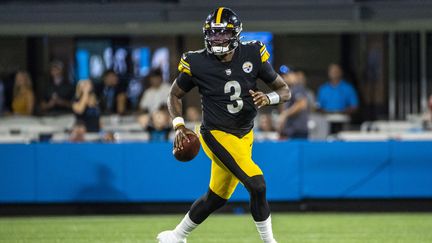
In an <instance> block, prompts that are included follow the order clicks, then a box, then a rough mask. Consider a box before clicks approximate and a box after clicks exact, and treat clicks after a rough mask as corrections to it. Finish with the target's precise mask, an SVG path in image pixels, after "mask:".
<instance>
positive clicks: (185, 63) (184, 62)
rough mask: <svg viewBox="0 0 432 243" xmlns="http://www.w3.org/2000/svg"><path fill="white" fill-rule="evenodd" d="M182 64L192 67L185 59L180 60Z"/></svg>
mask: <svg viewBox="0 0 432 243" xmlns="http://www.w3.org/2000/svg"><path fill="white" fill-rule="evenodd" d="M180 62H181V63H183V64H184V65H185V66H188V67H190V65H189V63H187V62H186V61H185V60H183V58H181V59H180Z"/></svg>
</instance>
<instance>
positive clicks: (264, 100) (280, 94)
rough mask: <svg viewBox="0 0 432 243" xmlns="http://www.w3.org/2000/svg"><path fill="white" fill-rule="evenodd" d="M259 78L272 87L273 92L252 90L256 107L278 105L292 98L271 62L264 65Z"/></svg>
mask: <svg viewBox="0 0 432 243" xmlns="http://www.w3.org/2000/svg"><path fill="white" fill-rule="evenodd" d="M259 77H260V78H261V79H262V80H263V81H264V82H265V83H266V84H267V86H268V87H270V88H271V89H272V90H273V92H270V93H267V94H265V93H263V92H261V91H253V90H250V91H249V93H250V94H251V95H252V97H253V100H254V103H255V105H257V106H258V108H261V107H263V106H266V105H277V104H280V103H283V102H286V101H288V100H289V99H290V98H291V91H290V89H289V87H288V85H287V84H286V83H285V81H284V80H283V79H282V77H281V76H280V75H279V74H277V73H276V72H275V71H274V69H273V67H272V66H271V65H270V63H269V62H267V61H266V62H264V63H263V64H262V67H261V70H260V73H259Z"/></svg>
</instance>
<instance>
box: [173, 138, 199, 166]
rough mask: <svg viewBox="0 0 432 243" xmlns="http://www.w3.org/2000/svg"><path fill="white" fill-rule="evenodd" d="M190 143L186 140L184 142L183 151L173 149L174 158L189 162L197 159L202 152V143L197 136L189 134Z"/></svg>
mask: <svg viewBox="0 0 432 243" xmlns="http://www.w3.org/2000/svg"><path fill="white" fill-rule="evenodd" d="M187 136H188V138H189V140H190V142H189V143H188V142H186V140H183V149H182V150H177V149H173V154H174V157H175V158H176V159H177V160H178V161H182V162H187V161H190V160H192V159H193V158H195V156H197V154H198V152H199V150H200V146H201V144H200V141H199V139H198V136H197V135H193V134H188V135H187Z"/></svg>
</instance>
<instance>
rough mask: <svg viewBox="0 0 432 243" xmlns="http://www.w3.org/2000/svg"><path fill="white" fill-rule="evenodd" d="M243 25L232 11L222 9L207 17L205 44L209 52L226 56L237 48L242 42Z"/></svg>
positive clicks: (204, 27) (204, 28)
mask: <svg viewBox="0 0 432 243" xmlns="http://www.w3.org/2000/svg"><path fill="white" fill-rule="evenodd" d="M241 31H242V23H241V21H240V19H239V18H238V16H237V14H235V13H234V12H233V11H232V10H231V9H229V8H224V7H220V8H217V9H215V10H214V11H213V12H211V13H210V14H209V16H208V17H207V19H206V21H205V23H204V26H203V33H204V43H205V47H206V49H207V51H208V52H209V53H211V54H214V55H225V54H228V53H230V52H232V51H233V50H235V49H236V48H237V46H238V45H239V42H240V32H241Z"/></svg>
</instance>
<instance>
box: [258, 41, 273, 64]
mask: <svg viewBox="0 0 432 243" xmlns="http://www.w3.org/2000/svg"><path fill="white" fill-rule="evenodd" d="M257 44H258V46H259V48H260V49H259V52H260V56H261V62H262V63H264V62H267V61H268V59H269V58H270V53H269V52H268V51H267V48H266V46H265V45H264V43H262V42H260V41H258V42H257Z"/></svg>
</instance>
